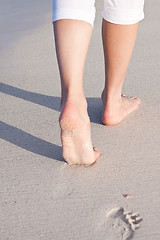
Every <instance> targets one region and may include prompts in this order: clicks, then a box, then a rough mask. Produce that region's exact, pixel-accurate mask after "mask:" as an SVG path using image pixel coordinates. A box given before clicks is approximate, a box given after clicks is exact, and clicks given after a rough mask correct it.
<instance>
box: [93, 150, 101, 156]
mask: <svg viewBox="0 0 160 240" xmlns="http://www.w3.org/2000/svg"><path fill="white" fill-rule="evenodd" d="M93 150H94V154H95V157H96V159H97V158H99V156H100V155H101V153H100V151H99V149H98V148H95V147H94V148H93Z"/></svg>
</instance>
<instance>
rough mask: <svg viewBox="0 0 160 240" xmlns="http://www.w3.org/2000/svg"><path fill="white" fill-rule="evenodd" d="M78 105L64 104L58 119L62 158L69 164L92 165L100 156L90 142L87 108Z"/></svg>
mask: <svg viewBox="0 0 160 240" xmlns="http://www.w3.org/2000/svg"><path fill="white" fill-rule="evenodd" d="M80 105H81V104H79V103H77V102H76V103H73V102H72V103H71V102H66V103H65V104H64V106H63V107H62V111H61V114H60V118H59V124H60V128H61V141H62V148H63V157H64V159H65V160H66V162H67V163H69V164H77V165H92V164H93V163H95V161H96V159H97V158H98V157H99V156H100V152H99V150H98V149H96V148H93V146H92V142H91V130H90V120H89V117H88V114H87V108H86V107H85V108H84V109H82V107H80Z"/></svg>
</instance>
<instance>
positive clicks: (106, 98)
mask: <svg viewBox="0 0 160 240" xmlns="http://www.w3.org/2000/svg"><path fill="white" fill-rule="evenodd" d="M102 101H103V104H104V106H105V108H107V109H112V108H114V107H115V106H118V107H119V106H120V105H121V93H119V92H115V93H108V92H107V91H106V90H105V89H104V90H103V92H102Z"/></svg>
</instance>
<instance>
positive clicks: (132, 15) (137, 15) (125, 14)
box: [102, 6, 144, 25]
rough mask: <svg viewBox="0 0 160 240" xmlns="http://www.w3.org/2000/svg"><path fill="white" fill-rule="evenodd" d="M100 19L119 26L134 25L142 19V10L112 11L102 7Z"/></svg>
mask: <svg viewBox="0 0 160 240" xmlns="http://www.w3.org/2000/svg"><path fill="white" fill-rule="evenodd" d="M102 17H103V18H104V19H105V20H106V21H108V22H111V23H115V24H119V25H130V24H135V23H137V22H139V21H141V20H143V19H144V12H143V8H142V9H112V8H109V7H108V6H107V7H106V6H104V9H103V10H102Z"/></svg>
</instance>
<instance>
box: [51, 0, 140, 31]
mask: <svg viewBox="0 0 160 240" xmlns="http://www.w3.org/2000/svg"><path fill="white" fill-rule="evenodd" d="M94 5H95V0H53V17H52V22H54V21H56V20H59V19H77V20H83V21H86V22H88V23H90V24H91V25H92V26H93V25H94V19H95V12H96V9H95V6H94ZM143 7H144V0H104V7H103V10H102V17H103V18H104V19H105V20H106V21H108V22H111V23H115V24H122V25H129V24H134V23H137V22H139V21H140V20H142V19H143V18H144V11H143Z"/></svg>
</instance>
